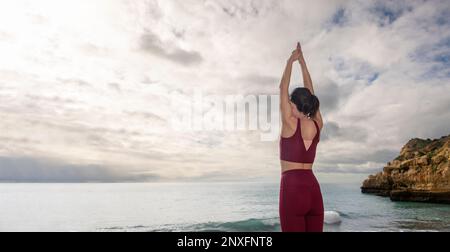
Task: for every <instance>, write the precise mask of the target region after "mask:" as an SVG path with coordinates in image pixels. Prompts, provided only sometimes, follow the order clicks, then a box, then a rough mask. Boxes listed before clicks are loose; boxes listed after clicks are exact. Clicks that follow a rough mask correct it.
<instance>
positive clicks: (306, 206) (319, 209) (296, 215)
mask: <svg viewBox="0 0 450 252" xmlns="http://www.w3.org/2000/svg"><path fill="white" fill-rule="evenodd" d="M279 203H280V205H279V211H280V224H281V231H282V232H323V218H324V209H323V200H322V193H321V191H320V186H319V182H318V181H317V179H316V177H315V176H314V173H313V171H312V170H303V169H298V170H289V171H285V172H283V173H282V175H281V184H280V201H279Z"/></svg>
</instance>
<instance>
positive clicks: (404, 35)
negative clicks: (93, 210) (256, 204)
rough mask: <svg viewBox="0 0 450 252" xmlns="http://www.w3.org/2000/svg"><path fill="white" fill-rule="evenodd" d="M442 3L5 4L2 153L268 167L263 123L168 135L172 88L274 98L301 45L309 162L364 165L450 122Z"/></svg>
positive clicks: (207, 170) (356, 168)
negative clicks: (312, 150)
mask: <svg viewBox="0 0 450 252" xmlns="http://www.w3.org/2000/svg"><path fill="white" fill-rule="evenodd" d="M448 13H450V6H449V5H448V3H447V2H446V1H438V0H436V1H427V2H422V1H395V2H385V1H373V2H372V1H371V2H369V1H363V2H361V1H313V2H311V1H293V0H292V1H289V0H284V1H269V0H267V1H201V0H198V1H197V0H189V1H166V0H164V1H157V0H147V1H131V0H130V1H119V0H115V1H110V0H95V1H88V0H83V1H70V0H67V1H56V0H55V1H52V0H46V1H31V2H30V1H20V0H18V1H2V3H1V4H0V54H1V55H2V57H1V58H0V99H1V100H0V101H1V102H0V116H1V118H2V122H1V123H0V138H1V139H3V140H4V141H1V142H0V155H1V156H3V157H5V158H22V157H26V158H30V159H36V160H57V162H56V161H55V162H56V163H58V164H61V166H64V165H63V164H64V163H68V164H77V165H79V166H80V167H91V166H92V165H94V166H95V167H109V169H111V170H114V171H115V172H120V173H122V175H121V176H122V177H123V178H129V177H128V175H129V174H155V175H157V176H160V177H167V178H175V179H177V178H178V179H181V178H186V177H187V178H195V177H203V178H211V177H213V176H214V174H217V175H218V176H229V177H230V178H237V177H243V176H256V177H259V176H262V177H264V176H273V175H276V174H277V173H278V171H279V170H278V169H279V167H278V166H279V163H278V143H277V142H260V141H259V135H258V134H257V132H207V131H205V132H187V133H180V132H173V131H172V130H171V129H170V127H169V123H168V122H169V121H170V119H171V118H172V117H173V116H175V115H176V114H177V113H179V111H178V112H177V111H173V110H172V108H171V107H170V96H169V94H170V93H171V92H172V91H174V90H178V91H179V92H182V93H184V94H192V93H193V91H194V90H195V89H196V88H201V89H203V91H204V92H208V93H211V94H219V95H224V94H260V93H265V94H270V93H276V92H277V91H278V84H279V83H278V82H279V79H280V77H281V74H282V70H283V67H284V63H285V61H286V59H287V57H288V56H289V53H290V51H291V50H292V47H293V46H294V45H295V42H296V41H297V40H301V41H302V42H303V47H304V51H305V55H306V57H307V61H308V65H309V68H310V71H311V74H312V77H313V81H314V82H315V87H316V92H317V94H318V96H319V98H320V99H321V104H322V108H323V109H322V111H323V116H324V119H325V122H326V127H325V129H324V132H323V134H324V137H323V139H322V142H321V143H320V145H319V150H318V154H317V163H316V168H317V170H318V171H322V172H346V171H347V172H364V171H367V172H370V171H372V170H373V169H375V168H376V167H381V166H382V165H383V164H384V163H385V162H387V161H389V159H390V158H392V157H393V156H394V155H395V153H396V152H398V151H399V150H400V147H401V146H402V145H403V144H404V143H405V142H406V141H407V140H409V139H410V138H413V137H424V138H433V137H440V136H441V135H445V134H448V133H449V132H448V131H449V128H448V124H449V122H450V113H449V112H448V107H449V105H450V101H449V98H448V95H447V94H448V93H449V92H450V82H449V78H450V74H449V70H448V69H449V55H450V44H449V41H450V29H449V26H450V21H449V20H448V16H449V15H446V14H448ZM298 70H299V69H295V71H294V75H293V78H292V84H293V85H295V84H298V83H299V82H300V80H301V78H300V74H299V71H298ZM271 83H272V84H271ZM180 110H181V108H180ZM0 168H2V167H0ZM2 169H4V168H2ZM80 169H82V168H80ZM102 169H103V168H102ZM105 169H107V168H105ZM40 171H43V172H44V170H43V169H41V170H40ZM115 174H116V173H115Z"/></svg>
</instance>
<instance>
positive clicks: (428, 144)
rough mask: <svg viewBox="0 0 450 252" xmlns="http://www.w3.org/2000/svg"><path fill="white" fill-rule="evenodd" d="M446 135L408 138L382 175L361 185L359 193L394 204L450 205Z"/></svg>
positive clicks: (370, 178) (372, 177) (447, 142)
mask: <svg viewBox="0 0 450 252" xmlns="http://www.w3.org/2000/svg"><path fill="white" fill-rule="evenodd" d="M449 149H450V135H449V136H445V137H442V138H440V139H435V140H430V139H427V140H423V139H417V138H416V139H412V140H410V141H409V142H408V143H407V144H406V145H405V146H404V147H403V148H402V150H401V152H400V155H399V156H398V157H397V158H396V159H394V160H393V161H392V162H388V164H387V166H386V167H384V169H383V171H382V172H379V173H377V174H375V175H370V176H369V178H368V179H366V180H365V181H364V182H363V185H362V187H361V191H362V193H369V194H376V195H379V196H385V197H390V198H391V200H394V201H419V202H433V203H446V204H450V168H449V167H450V166H449V164H450V158H449Z"/></svg>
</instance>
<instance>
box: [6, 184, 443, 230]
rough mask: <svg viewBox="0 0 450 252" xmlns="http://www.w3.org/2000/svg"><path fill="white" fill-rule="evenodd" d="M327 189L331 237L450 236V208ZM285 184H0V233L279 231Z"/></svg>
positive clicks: (353, 189)
mask: <svg viewBox="0 0 450 252" xmlns="http://www.w3.org/2000/svg"><path fill="white" fill-rule="evenodd" d="M359 186H360V184H359V183H342V184H333V183H323V184H321V189H322V194H323V197H324V204H325V210H326V211H327V212H326V221H327V222H328V224H326V225H325V231H326V232H348V231H368V232H372V231H375V232H376V231H395V232H397V231H400V232H401V231H450V205H439V204H428V203H407V202H391V201H390V200H389V199H388V198H383V197H378V196H373V195H365V194H361V193H360V189H359ZM278 193H279V182H247V183H244V182H233V183H231V182H217V183H212V182H208V183H200V182H197V183H112V184H107V183H80V184H76V183H73V184H70V183H69V184H44V183H42V184H39V183H30V184H27V183H17V184H15V183H4V184H0V231H69V232H72V231H99V232H115V231H127V232H136V231H138V232H141V231H142V232H151V231H193V232H196V231H211V232H215V231H225V232H227V231H248V232H253V231H262V232H265V231H268V232H270V231H280V225H279V219H278V196H279V195H278Z"/></svg>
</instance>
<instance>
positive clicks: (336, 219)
mask: <svg viewBox="0 0 450 252" xmlns="http://www.w3.org/2000/svg"><path fill="white" fill-rule="evenodd" d="M324 221H325V223H326V224H328V225H333V224H339V223H341V222H342V220H341V215H340V214H339V213H338V212H336V211H325V220H324Z"/></svg>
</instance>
